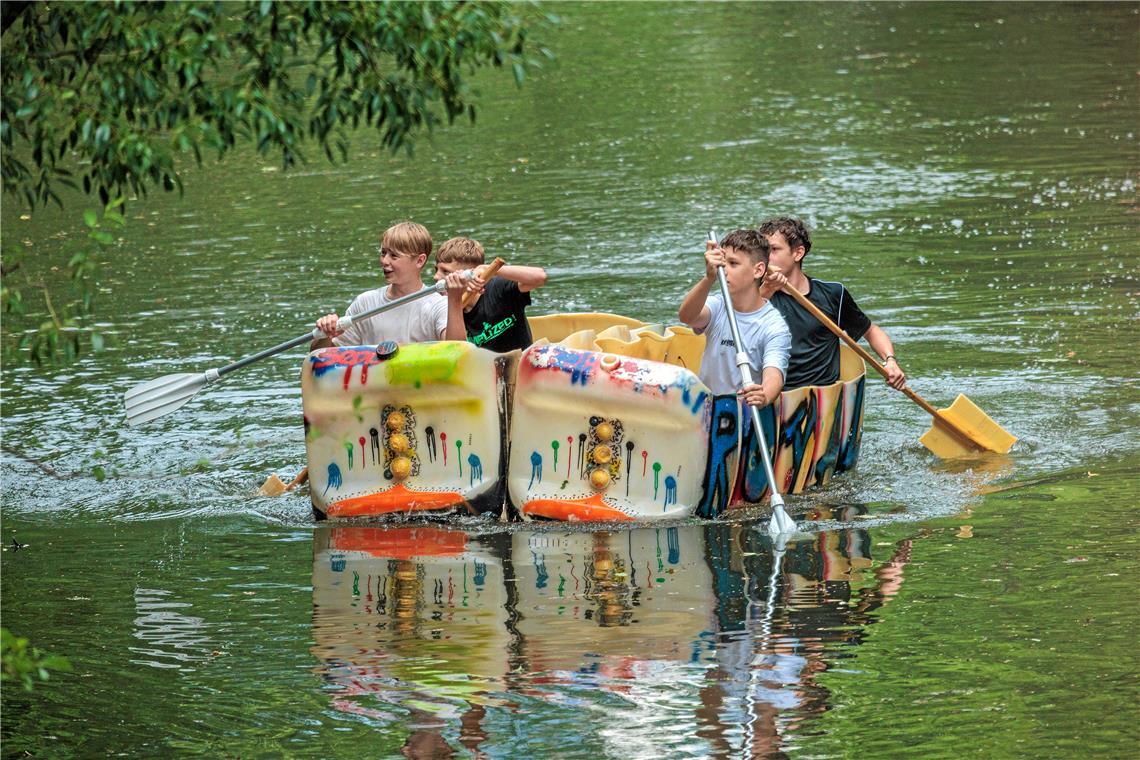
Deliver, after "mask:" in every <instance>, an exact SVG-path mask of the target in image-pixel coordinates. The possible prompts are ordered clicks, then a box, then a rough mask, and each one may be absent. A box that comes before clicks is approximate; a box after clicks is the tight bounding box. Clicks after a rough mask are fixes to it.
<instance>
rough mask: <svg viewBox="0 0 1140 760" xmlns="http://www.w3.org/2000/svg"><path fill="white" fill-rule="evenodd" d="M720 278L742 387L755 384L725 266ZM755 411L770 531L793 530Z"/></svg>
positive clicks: (719, 271) (713, 235) (712, 234)
mask: <svg viewBox="0 0 1140 760" xmlns="http://www.w3.org/2000/svg"><path fill="white" fill-rule="evenodd" d="M709 241H710V242H712V243H713V244H718V243H719V241H718V240H717V237H716V232H714V231H713V230H709ZM716 277H717V281H718V282H719V283H720V292H721V294H722V295H723V296H724V307H725V308H724V310H725V313H726V314H728V324H729V326H730V327H731V328H732V340H733V343H734V344H735V345H736V366H737V367H738V368H739V369H740V380H741V387H745V386H748V385H752V366H751V365H750V364H749V362H748V354H747V353H746V352H745V351H744V343H743V341H741V340H740V328H739V327H738V326H737V324H736V309H735V308H733V306H732V297H731V296H730V295H729V294H728V280H726V279H725V277H724V267H722V266H721V267H717V269H716ZM747 406H748V409H749V410H750V411H751V412H752V427H753V429H754V430H755V431H756V442H757V444H758V446H759V447H760V459H762V460H763V462H764V473H765V474H766V475H767V476H768V485H769V486H770V487H771V489H772V496H771V501H772V519H771V520H770V521H769V522H768V532H769V533H772V534H774V535H780V534H782V533H790V532H791V531H793V530H795V528H796V521H795V520H793V519H792V517H791V515H789V514H788V512H787V510H786V509H784V497H783V496H781V495H780V489H779V487H778V486H777V485H776V475H775V473H774V472H773V470H772V457H771V456H769V455H768V441H767V440H766V438H765V436H764V426H763V425H761V424H760V410H759V409H757V408H756V407H754V406H752V405H751V404H748V405H747Z"/></svg>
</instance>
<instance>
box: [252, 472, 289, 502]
mask: <svg viewBox="0 0 1140 760" xmlns="http://www.w3.org/2000/svg"><path fill="white" fill-rule="evenodd" d="M283 493H285V484H284V483H283V482H281V478H279V477H277V474H276V473H274V474H273V475H270V476H269V477H268V478H266V480H265V482H264V483H262V484H261V488H259V489H257V495H258V496H280V495H281V494H283Z"/></svg>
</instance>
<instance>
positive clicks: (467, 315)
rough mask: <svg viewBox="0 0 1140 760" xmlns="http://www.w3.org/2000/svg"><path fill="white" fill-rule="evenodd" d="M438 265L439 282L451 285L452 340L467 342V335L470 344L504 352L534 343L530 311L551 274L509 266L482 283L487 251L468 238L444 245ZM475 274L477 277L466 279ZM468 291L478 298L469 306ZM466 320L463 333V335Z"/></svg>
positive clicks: (456, 238) (436, 255) (439, 251)
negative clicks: (535, 293) (532, 299)
mask: <svg viewBox="0 0 1140 760" xmlns="http://www.w3.org/2000/svg"><path fill="white" fill-rule="evenodd" d="M435 261H436V264H435V280H436V282H438V281H440V280H444V279H446V280H447V286H448V289H447V297H448V316H447V321H448V328H447V334H446V337H447V339H448V340H463V337H461V335H462V333H465V334H466V339H467V340H468V341H469V342H470V343H474V344H475V345H476V346H480V347H482V348H486V349H489V350H491V351H496V352H498V353H505V352H507V351H513V350H514V349H516V348H520V349H521V348H526V347H527V346H529V345H530V344H531V343H532V342H533V341H532V340H531V334H530V325H529V324H527V321H526V311H525V310H526V307H527V306H530V291H532V290H534V289H535V288H540V287H542V286H543V285H544V284H545V283H546V270H544V269H543V268H542V267H523V266H511V265H510V264H507V265H504V266H503V267H501V268H500V269H499V271H498V273H497V274H496V275H495V276H494V277H492V278H491V279H490V280H488V281H487V282H485V283H484V282H481V281H480V280H479V279H477V278H479V277H481V276H482V266H483V264H484V253H483V246H482V245H480V244H479V242H478V241H476V240H472V239H470V238H465V237H455V238H452V239H451V240H448V241H447V242H446V243H444V244H443V245H441V246H440V247H439V250H438V251H436V254H435ZM471 269H474V271H475V275H476V278H468V277H465V276H464V274H465V273H466V271H467V270H471ZM468 291H470V292H472V293H474V294H475V295H476V299H475V300H474V301H472V302H471V303H469V304H468V305H467V306H466V307H463V306H462V304H461V299H462V298H463V294H464V293H465V292H468ZM460 316H461V317H462V324H463V330H462V333H457V331H456V325H457V324H458V322H459V319H460Z"/></svg>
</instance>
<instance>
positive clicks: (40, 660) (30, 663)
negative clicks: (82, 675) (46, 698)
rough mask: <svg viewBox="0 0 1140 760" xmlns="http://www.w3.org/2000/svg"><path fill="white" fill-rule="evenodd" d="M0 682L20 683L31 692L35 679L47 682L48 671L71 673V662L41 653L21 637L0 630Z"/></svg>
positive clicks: (25, 689) (58, 656) (5, 630)
mask: <svg viewBox="0 0 1140 760" xmlns="http://www.w3.org/2000/svg"><path fill="white" fill-rule="evenodd" d="M0 662H2V663H3V670H0V681H4V682H5V683H7V682H9V681H12V682H16V681H18V682H20V683H22V684H23V686H24V691H31V690H32V688H33V687H34V686H35V682H36V679H37V678H38V679H39V680H40V681H46V680H48V677H49V674H48V671H49V670H58V671H67V672H70V671H71V662H70V661H69V660H68V659H67V658H66V657H64V656H62V655H55V654H48V653H46V652H41V651H40V650H39V648H38V647H34V646H31V645H30V644H29V643H28V640H27V639H25V638H23V637H22V636H16V635H14V634H12V632H11V631H9V630H8V629H7V628H0Z"/></svg>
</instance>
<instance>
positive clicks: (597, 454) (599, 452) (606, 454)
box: [590, 446, 613, 464]
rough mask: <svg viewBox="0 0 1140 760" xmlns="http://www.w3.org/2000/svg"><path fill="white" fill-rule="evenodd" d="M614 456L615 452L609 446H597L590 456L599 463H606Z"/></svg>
mask: <svg viewBox="0 0 1140 760" xmlns="http://www.w3.org/2000/svg"><path fill="white" fill-rule="evenodd" d="M612 456H613V452H612V451H610V447H609V446H595V447H594V451H593V452H592V453H591V454H590V458H591V459H593V460H594V461H595V462H597V463H598V464H605V463H606V462H608V461H610V457H612Z"/></svg>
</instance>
